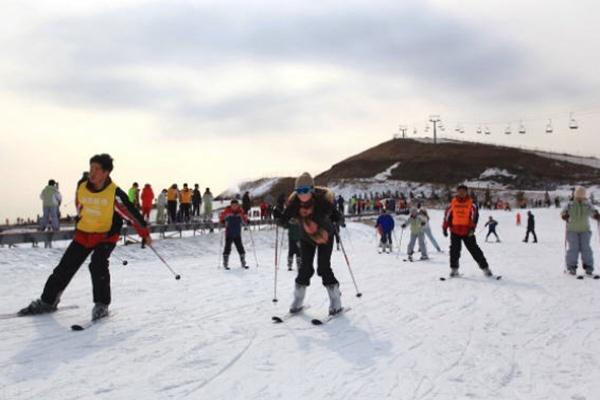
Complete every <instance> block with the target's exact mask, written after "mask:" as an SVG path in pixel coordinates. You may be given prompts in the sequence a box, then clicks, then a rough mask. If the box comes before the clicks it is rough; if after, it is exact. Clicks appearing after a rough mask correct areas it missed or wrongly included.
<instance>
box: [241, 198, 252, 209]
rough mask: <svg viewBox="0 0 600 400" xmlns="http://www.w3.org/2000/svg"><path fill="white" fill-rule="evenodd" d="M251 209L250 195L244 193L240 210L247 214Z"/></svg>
mask: <svg viewBox="0 0 600 400" xmlns="http://www.w3.org/2000/svg"><path fill="white" fill-rule="evenodd" d="M251 208H252V202H251V201H250V195H249V194H248V193H244V196H243V197H242V209H243V210H244V212H246V213H247V212H248V211H249V210H250V209H251Z"/></svg>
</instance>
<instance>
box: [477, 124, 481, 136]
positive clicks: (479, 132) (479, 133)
mask: <svg viewBox="0 0 600 400" xmlns="http://www.w3.org/2000/svg"><path fill="white" fill-rule="evenodd" d="M477 134H478V135H481V126H480V127H478V128H477Z"/></svg>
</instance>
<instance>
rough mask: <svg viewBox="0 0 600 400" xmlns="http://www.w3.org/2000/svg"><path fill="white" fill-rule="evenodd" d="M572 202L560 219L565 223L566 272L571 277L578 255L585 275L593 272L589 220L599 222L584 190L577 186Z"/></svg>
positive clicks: (598, 217) (575, 268) (599, 216)
mask: <svg viewBox="0 0 600 400" xmlns="http://www.w3.org/2000/svg"><path fill="white" fill-rule="evenodd" d="M573 197H574V199H573V201H571V202H569V203H568V204H567V205H566V206H565V208H563V210H562V213H561V217H562V219H564V220H565V221H566V222H567V226H566V230H567V233H566V235H567V243H568V249H567V254H566V256H565V258H566V265H567V271H568V272H569V273H570V274H571V275H575V274H576V273H577V264H578V258H579V254H580V253H581V261H582V262H583V269H584V270H585V273H586V274H587V275H592V274H593V272H594V255H593V252H592V248H591V247H590V240H591V238H592V230H591V229H590V221H589V219H590V218H594V219H595V220H596V221H600V214H599V213H598V210H596V208H595V207H594V206H593V205H592V204H590V202H589V201H588V200H587V195H586V191H585V188H583V187H581V186H579V187H577V188H576V189H575V192H574V195H573Z"/></svg>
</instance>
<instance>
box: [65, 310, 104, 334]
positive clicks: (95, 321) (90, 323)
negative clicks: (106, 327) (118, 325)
mask: <svg viewBox="0 0 600 400" xmlns="http://www.w3.org/2000/svg"><path fill="white" fill-rule="evenodd" d="M112 315H114V314H113V313H112V312H111V313H109V314H108V315H107V316H105V317H102V318H98V319H93V320H90V321H88V322H86V323H83V324H74V325H71V330H72V331H76V332H78V331H84V330H86V329H89V328H91V327H92V326H94V325H97V324H98V323H100V322H103V321H106V320H107V319H108V318H109V317H111V316H112Z"/></svg>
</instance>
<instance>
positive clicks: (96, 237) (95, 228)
mask: <svg viewBox="0 0 600 400" xmlns="http://www.w3.org/2000/svg"><path fill="white" fill-rule="evenodd" d="M77 211H78V218H77V223H76V226H75V227H76V231H75V238H74V240H75V241H76V242H77V243H79V244H81V245H82V246H84V247H87V248H92V247H95V246H97V245H98V244H100V243H116V242H118V241H119V234H120V232H121V228H122V227H123V219H126V220H127V221H129V222H130V223H131V224H132V225H133V227H134V228H135V230H136V231H137V233H138V235H140V236H141V237H142V238H146V237H148V236H149V235H150V232H149V230H148V228H147V225H146V221H144V218H143V217H142V215H141V214H140V213H139V211H138V210H137V209H136V208H135V206H134V205H133V204H132V203H131V201H129V197H128V195H127V193H125V192H124V191H123V190H121V189H120V188H119V187H118V186H117V185H116V184H114V183H113V182H112V181H111V180H110V178H109V179H108V180H107V182H106V184H105V185H104V187H103V188H102V189H100V190H96V189H94V187H93V186H92V185H91V184H89V183H88V181H85V182H82V183H81V184H80V185H79V187H78V188H77Z"/></svg>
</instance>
